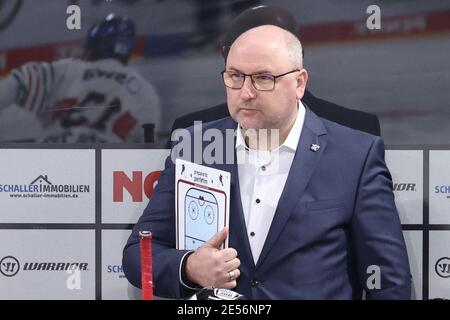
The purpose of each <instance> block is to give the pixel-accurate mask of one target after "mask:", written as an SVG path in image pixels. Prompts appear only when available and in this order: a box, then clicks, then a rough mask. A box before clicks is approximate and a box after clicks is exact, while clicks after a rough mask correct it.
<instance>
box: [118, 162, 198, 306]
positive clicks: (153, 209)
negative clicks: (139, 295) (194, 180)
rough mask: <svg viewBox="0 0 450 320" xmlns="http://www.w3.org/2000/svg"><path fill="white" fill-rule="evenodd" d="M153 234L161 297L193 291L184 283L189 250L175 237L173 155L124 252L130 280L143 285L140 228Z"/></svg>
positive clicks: (155, 274) (155, 279)
mask: <svg viewBox="0 0 450 320" xmlns="http://www.w3.org/2000/svg"><path fill="white" fill-rule="evenodd" d="M141 230H149V231H151V232H152V235H153V241H152V246H153V283H154V285H155V287H154V292H155V294H156V295H158V296H163V297H170V298H182V297H184V296H187V295H190V294H192V293H193V291H191V290H188V289H186V288H185V287H184V286H183V285H182V284H181V282H180V263H181V260H182V258H183V256H184V255H185V254H186V253H187V252H188V251H187V250H177V249H175V248H176V244H175V242H176V238H175V166H174V164H173V162H172V160H171V157H170V156H169V157H168V158H167V159H166V163H165V169H164V171H163V172H162V173H161V176H160V177H159V179H158V184H157V186H156V188H155V190H154V192H153V196H152V199H151V200H150V202H149V203H148V205H147V207H146V209H145V210H144V213H143V214H142V216H141V217H140V218H139V221H138V222H137V224H136V225H135V227H134V228H133V232H132V234H131V236H130V238H129V239H128V242H127V244H126V246H125V248H124V251H123V261H122V264H123V270H124V273H125V276H126V277H127V279H128V280H129V281H130V282H131V284H133V285H134V286H136V287H141V268H140V252H139V231H141Z"/></svg>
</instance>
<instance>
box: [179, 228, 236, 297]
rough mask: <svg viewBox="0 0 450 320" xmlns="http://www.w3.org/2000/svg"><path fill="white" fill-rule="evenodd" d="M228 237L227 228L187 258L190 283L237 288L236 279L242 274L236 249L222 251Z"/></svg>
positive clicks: (187, 273)
mask: <svg viewBox="0 0 450 320" xmlns="http://www.w3.org/2000/svg"><path fill="white" fill-rule="evenodd" d="M227 237H228V228H227V227H225V228H223V229H222V230H220V231H219V232H217V233H216V234H215V235H214V236H213V237H212V238H211V239H209V240H208V241H207V242H206V243H205V244H204V245H203V246H201V247H200V248H198V249H197V251H195V252H194V253H193V254H191V255H190V256H189V257H188V258H187V261H186V275H187V277H188V280H189V281H191V282H193V283H196V284H198V285H200V286H202V287H207V286H214V287H216V288H225V289H233V288H235V287H236V279H237V278H238V277H239V275H240V274H241V272H240V271H239V269H238V268H239V265H240V264H241V262H240V261H239V259H238V258H237V251H236V250H235V249H233V248H227V249H222V250H220V246H221V245H222V243H223V242H224V241H225V239H226V238H227Z"/></svg>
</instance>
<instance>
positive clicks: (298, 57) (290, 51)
mask: <svg viewBox="0 0 450 320" xmlns="http://www.w3.org/2000/svg"><path fill="white" fill-rule="evenodd" d="M228 52H229V55H232V54H233V53H236V52H238V53H239V57H240V60H241V61H244V60H242V59H245V60H248V61H247V62H248V63H249V64H251V63H265V64H270V63H271V62H273V61H274V60H275V59H277V60H280V62H287V63H283V64H285V65H286V67H289V68H296V69H302V68H303V56H302V45H301V43H300V41H299V40H298V38H297V37H295V36H294V35H293V34H291V33H290V32H288V31H286V30H284V29H282V28H279V27H277V26H273V25H263V26H258V27H255V28H252V29H249V30H247V31H245V32H244V33H242V34H241V35H239V37H237V38H236V39H235V41H234V42H233V44H232V45H231V47H230V49H229V51H228ZM247 57H248V59H247ZM227 58H228V55H227ZM235 60H236V59H231V61H235ZM228 62H229V59H227V60H226V63H227V66H228V65H229V64H228Z"/></svg>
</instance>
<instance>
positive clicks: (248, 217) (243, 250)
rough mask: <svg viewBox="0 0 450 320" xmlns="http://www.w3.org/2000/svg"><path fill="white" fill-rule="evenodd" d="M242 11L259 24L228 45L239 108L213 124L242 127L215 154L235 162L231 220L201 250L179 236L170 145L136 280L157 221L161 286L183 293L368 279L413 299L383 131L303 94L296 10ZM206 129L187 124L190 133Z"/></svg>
mask: <svg viewBox="0 0 450 320" xmlns="http://www.w3.org/2000/svg"><path fill="white" fill-rule="evenodd" d="M280 15H281V16H283V19H279V17H280ZM239 19H243V21H245V23H247V25H246V27H245V28H244V30H243V31H242V32H241V33H239V34H237V35H236V36H235V37H233V41H232V42H231V43H229V46H228V47H227V48H226V49H225V50H226V54H225V56H226V68H225V70H224V72H223V80H224V84H225V86H226V90H227V104H228V108H229V112H230V117H226V118H223V119H220V120H217V121H214V122H209V123H206V124H204V125H203V126H202V128H201V129H202V131H204V132H205V131H207V130H209V129H214V130H215V132H216V133H217V132H220V133H222V135H223V136H227V134H226V132H229V131H230V130H234V132H235V133H236V134H235V138H234V141H233V143H232V144H231V146H232V148H231V150H230V148H229V145H230V144H229V143H225V144H223V147H224V150H223V151H224V154H226V155H229V154H230V153H231V154H232V155H233V157H232V159H233V161H231V162H230V163H228V162H227V163H223V162H220V161H218V162H216V163H213V164H210V165H209V166H211V167H214V168H217V169H221V170H225V171H228V172H230V173H231V190H230V222H229V228H225V229H223V230H221V231H219V232H218V233H217V234H216V235H215V236H214V237H213V238H212V239H210V240H209V241H208V242H206V243H205V244H204V245H203V246H202V247H200V248H199V249H197V250H195V251H188V250H177V249H176V248H175V238H176V237H175V195H174V194H175V168H174V164H173V161H172V158H170V157H169V158H168V159H167V161H166V167H165V170H164V171H163V172H162V174H161V176H160V178H159V181H158V185H157V187H156V188H155V191H154V193H153V196H152V199H151V200H150V202H149V204H148V206H147V208H146V209H145V211H144V214H143V215H142V217H141V218H140V219H139V221H138V223H137V224H136V226H135V228H134V230H133V233H132V235H131V236H130V238H129V240H128V243H127V244H126V246H125V249H124V254H123V267H124V272H125V275H126V276H127V278H128V280H129V281H130V282H131V283H132V284H133V285H135V286H140V263H139V261H140V260H139V240H138V232H139V231H140V230H150V231H152V233H153V272H154V283H155V293H156V294H157V295H160V296H166V297H175V298H182V297H186V296H189V295H190V294H192V293H193V292H195V291H194V290H196V289H198V288H200V287H205V286H208V285H213V286H216V287H220V288H228V289H233V290H235V291H237V292H239V293H241V294H244V295H245V296H246V297H248V298H250V299H360V298H361V296H362V291H363V289H364V290H365V291H366V297H367V298H368V299H409V297H410V290H411V289H410V271H409V264H408V257H407V253H406V248H405V243H404V239H403V236H402V231H401V225H400V221H399V217H398V214H397V210H396V208H395V203H394V195H393V192H392V181H391V176H390V173H389V171H388V169H387V167H386V164H385V161H384V145H383V142H382V140H381V139H380V138H379V137H377V136H374V135H371V134H367V133H364V132H361V131H358V130H353V129H350V128H348V127H344V126H342V125H340V124H337V123H335V122H331V121H328V120H325V119H323V118H320V117H318V116H317V115H316V114H314V113H313V112H312V111H311V110H310V109H309V108H308V106H306V105H304V104H303V103H302V102H301V99H302V97H303V95H304V92H305V88H306V83H307V80H308V73H307V71H306V70H305V69H304V68H303V59H302V53H301V52H302V47H301V43H300V41H299V40H298V39H297V38H296V37H295V36H294V34H295V32H294V30H293V29H292V27H291V24H289V23H288V24H286V23H285V21H289V14H288V13H286V12H285V11H284V10H281V9H279V8H276V7H271V6H261V7H257V8H253V9H250V10H248V11H245V12H244V13H243V14H241V15H240V16H239V17H238V18H237V21H238V22H237V23H242V21H241V22H239ZM252 21H253V22H254V23H250V22H252ZM195 129H198V128H192V127H191V128H189V129H188V133H187V134H184V135H183V141H182V143H183V144H184V145H187V144H188V143H187V142H189V141H194V137H193V136H194V134H195V133H194V132H195ZM255 132H256V133H257V134H256V135H255V134H253V133H255ZM260 133H265V134H267V138H268V139H264V137H265V135H264V134H262V135H260ZM274 137H275V138H274ZM209 143H210V142H209V141H203V143H202V147H203V149H202V150H204V149H205V147H206V146H207V145H208V144H209ZM217 153H220V152H218V151H217ZM175 154H176V153H175ZM202 154H203V153H202ZM227 159H229V158H227ZM247 160H250V161H247ZM206 162H208V161H206V159H202V161H200V163H201V164H205V163H206ZM227 237H228V238H229V247H228V248H224V249H222V248H221V244H222V243H223V242H224V240H225V239H226V238H227Z"/></svg>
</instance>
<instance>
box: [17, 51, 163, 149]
mask: <svg viewBox="0 0 450 320" xmlns="http://www.w3.org/2000/svg"><path fill="white" fill-rule="evenodd" d="M10 77H14V78H15V79H16V80H17V83H18V84H19V85H18V90H17V93H16V96H15V100H16V103H17V104H18V105H19V106H20V107H21V108H24V109H25V110H27V111H29V112H32V113H33V114H35V115H36V117H37V118H38V119H39V121H40V122H41V123H42V125H43V127H44V131H43V132H44V136H43V137H40V138H39V139H38V140H39V142H123V141H126V142H143V141H144V130H143V128H142V125H143V124H147V123H152V124H154V125H155V126H156V128H158V126H159V125H160V124H161V122H160V121H161V108H160V103H159V98H158V96H157V93H156V91H155V89H154V87H153V86H152V85H151V84H150V83H148V82H147V81H145V80H144V79H143V78H142V77H141V76H140V75H138V74H137V73H136V72H134V71H132V70H131V68H130V67H128V66H124V65H122V64H121V63H120V62H118V61H117V60H114V59H105V60H98V61H94V62H87V61H82V60H75V59H65V60H59V61H56V62H53V63H46V62H30V63H27V64H25V65H23V66H22V67H20V68H18V69H16V70H14V71H12V73H11V75H10ZM156 130H157V129H156Z"/></svg>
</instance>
